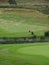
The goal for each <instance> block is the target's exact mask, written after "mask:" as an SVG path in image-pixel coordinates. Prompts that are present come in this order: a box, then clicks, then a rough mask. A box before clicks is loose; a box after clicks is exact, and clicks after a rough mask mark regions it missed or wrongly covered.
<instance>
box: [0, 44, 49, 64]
mask: <svg viewBox="0 0 49 65" xmlns="http://www.w3.org/2000/svg"><path fill="white" fill-rule="evenodd" d="M0 65H49V43H35V44H31V43H30V44H13V45H12V44H7V45H2V44H1V45H0Z"/></svg>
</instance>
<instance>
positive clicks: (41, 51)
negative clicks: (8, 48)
mask: <svg viewBox="0 0 49 65" xmlns="http://www.w3.org/2000/svg"><path fill="white" fill-rule="evenodd" d="M18 51H19V52H20V53H22V54H28V55H44V56H47V57H49V46H48V45H46V46H45V45H44V46H30V47H24V48H20V49H19V50H18Z"/></svg>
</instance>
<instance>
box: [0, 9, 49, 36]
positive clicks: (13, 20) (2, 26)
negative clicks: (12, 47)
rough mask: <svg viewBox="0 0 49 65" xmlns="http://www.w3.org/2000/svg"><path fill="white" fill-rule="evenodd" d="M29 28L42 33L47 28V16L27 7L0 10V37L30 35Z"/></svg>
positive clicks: (48, 26)
mask: <svg viewBox="0 0 49 65" xmlns="http://www.w3.org/2000/svg"><path fill="white" fill-rule="evenodd" d="M29 30H31V31H34V33H35V34H37V35H43V33H44V31H46V30H49V18H48V16H47V15H45V14H42V13H40V12H38V11H35V10H34V11H33V10H28V9H8V10H7V9H1V10H0V37H24V36H29V37H30V36H32V35H31V33H29V32H28V31H29Z"/></svg>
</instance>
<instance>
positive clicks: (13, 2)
mask: <svg viewBox="0 0 49 65" xmlns="http://www.w3.org/2000/svg"><path fill="white" fill-rule="evenodd" d="M8 2H9V4H14V5H16V4H17V3H16V0H8Z"/></svg>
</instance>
